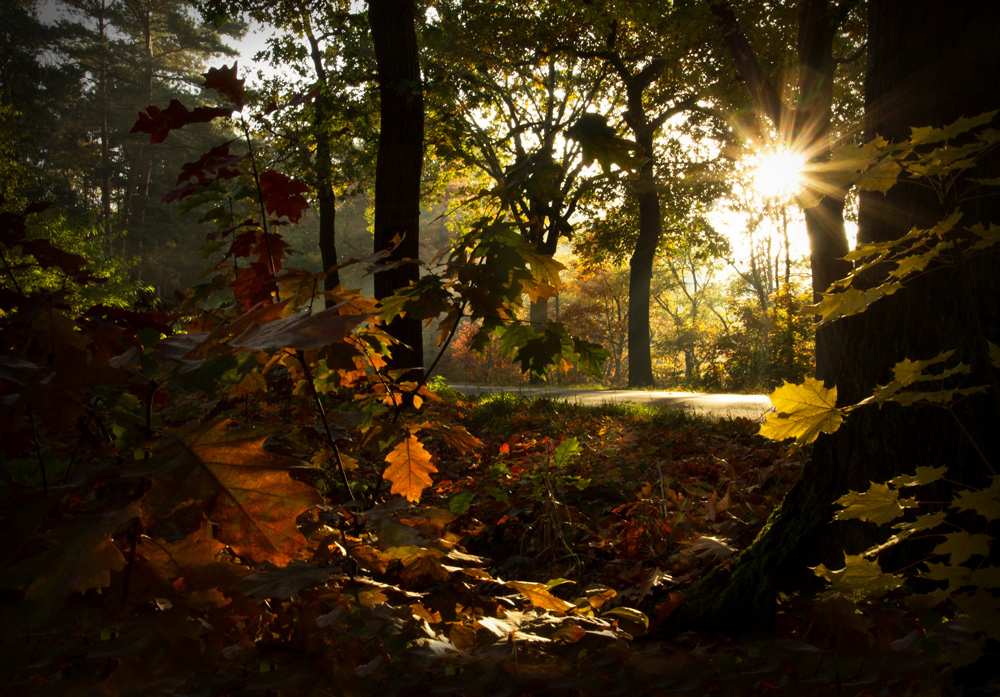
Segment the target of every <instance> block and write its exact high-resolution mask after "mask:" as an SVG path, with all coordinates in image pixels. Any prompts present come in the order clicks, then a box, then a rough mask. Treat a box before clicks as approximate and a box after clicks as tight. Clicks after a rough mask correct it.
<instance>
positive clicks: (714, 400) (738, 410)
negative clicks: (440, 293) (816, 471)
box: [452, 385, 774, 421]
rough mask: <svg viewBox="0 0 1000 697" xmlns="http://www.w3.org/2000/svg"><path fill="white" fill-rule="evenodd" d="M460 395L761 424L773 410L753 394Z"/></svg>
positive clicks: (517, 389)
mask: <svg viewBox="0 0 1000 697" xmlns="http://www.w3.org/2000/svg"><path fill="white" fill-rule="evenodd" d="M452 388H453V389H455V390H456V391H458V392H461V393H462V394H468V395H472V394H482V393H484V392H513V393H516V394H523V395H526V396H532V397H548V398H549V399H563V400H566V401H567V402H574V403H577V404H605V403H607V402H634V403H636V404H649V405H651V406H655V407H670V408H673V409H688V410H690V411H692V412H696V413H698V414H703V415H707V416H712V417H715V418H720V419H725V418H735V417H737V416H742V417H744V418H747V419H753V420H754V421H763V420H764V414H766V413H767V412H770V411H773V410H774V407H772V406H771V400H769V399H768V398H767V397H766V396H765V395H752V394H699V393H697V392H663V391H645V390H585V389H570V388H560V387H521V386H514V387H490V386H484V385H452Z"/></svg>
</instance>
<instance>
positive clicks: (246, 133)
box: [240, 115, 281, 303]
mask: <svg viewBox="0 0 1000 697" xmlns="http://www.w3.org/2000/svg"><path fill="white" fill-rule="evenodd" d="M240 125H242V126H243V137H244V138H245V139H246V141H247V149H248V150H249V151H250V168H251V169H252V170H253V183H254V185H255V186H256V187H257V202H258V203H259V204H260V225H261V227H262V228H263V229H264V246H265V247H266V248H267V262H268V264H270V266H271V278H272V279H275V278H276V277H277V271H276V269H275V268H274V255H273V254H272V253H271V239H270V237H268V233H267V208H265V206H264V190H263V189H261V188H260V175H259V174H258V173H257V157H256V156H255V155H254V152H253V144H252V143H251V141H250V127H249V126H247V122H246V119H244V118H243V116H242V115H241V116H240ZM274 301H275V302H278V303H280V302H281V294H280V292H279V291H278V285H277V283H276V284H275V286H274Z"/></svg>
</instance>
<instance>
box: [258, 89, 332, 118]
mask: <svg viewBox="0 0 1000 697" xmlns="http://www.w3.org/2000/svg"><path fill="white" fill-rule="evenodd" d="M317 96H319V90H309V91H308V92H304V93H303V92H300V93H299V94H297V95H295V96H294V97H292V98H291V99H289V100H288V101H287V102H285V103H284V104H278V103H277V102H276V101H274V100H272V101H271V102H269V103H268V105H267V106H266V107H265V108H264V115H265V116H268V115H270V114H273V113H274V112H276V111H281V110H282V109H290V108H291V107H295V106H299V105H301V104H305V103H306V102H311V101H312V100H313V99H315V98H316V97H317Z"/></svg>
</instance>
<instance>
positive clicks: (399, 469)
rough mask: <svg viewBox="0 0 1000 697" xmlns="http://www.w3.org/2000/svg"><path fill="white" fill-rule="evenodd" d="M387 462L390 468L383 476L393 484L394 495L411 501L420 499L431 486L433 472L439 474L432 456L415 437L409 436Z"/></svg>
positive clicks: (387, 457) (388, 456)
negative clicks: (422, 493)
mask: <svg viewBox="0 0 1000 697" xmlns="http://www.w3.org/2000/svg"><path fill="white" fill-rule="evenodd" d="M385 461H386V462H387V463H389V466H388V467H387V468H386V470H385V474H383V475H382V476H383V478H384V479H388V480H389V481H390V482H392V489H391V491H392V493H394V494H400V495H401V496H404V497H406V498H407V499H409V500H410V501H418V500H419V499H420V494H421V492H423V490H424V489H426V488H427V487H429V486H430V485H431V472H437V467H435V466H434V465H433V464H432V463H431V454H430V453H429V452H427V451H426V450H425V449H424V446H423V445H422V444H421V443H420V441H418V440H417V439H416V438H414V437H413V436H407V438H406V440H404V441H403V442H402V443H399V444H398V445H397V446H396V447H395V448H393V449H392V451H391V452H390V453H389V454H388V455H386V456H385Z"/></svg>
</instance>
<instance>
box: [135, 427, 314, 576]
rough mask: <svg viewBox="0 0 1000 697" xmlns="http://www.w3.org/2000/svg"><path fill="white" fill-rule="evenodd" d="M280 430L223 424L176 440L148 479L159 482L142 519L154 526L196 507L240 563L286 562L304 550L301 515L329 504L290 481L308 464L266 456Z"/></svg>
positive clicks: (162, 450)
mask: <svg viewBox="0 0 1000 697" xmlns="http://www.w3.org/2000/svg"><path fill="white" fill-rule="evenodd" d="M275 430H276V429H266V428H257V429H254V430H253V431H250V432H247V431H239V430H234V429H231V428H230V424H229V421H227V420H224V421H219V422H215V423H209V424H207V425H204V426H195V427H192V428H188V429H185V430H183V431H180V432H178V433H176V434H174V435H173V436H172V437H171V440H170V442H168V443H167V444H165V445H164V446H163V447H161V448H160V450H159V452H158V453H157V454H156V455H155V456H154V457H155V462H154V463H153V467H152V468H151V469H150V470H149V471H147V472H144V473H143V474H145V476H148V477H150V478H152V479H153V486H152V488H151V489H150V491H149V493H148V494H147V495H146V497H145V498H144V499H143V501H142V512H143V520H144V521H146V522H147V523H148V524H152V523H154V522H156V521H160V520H164V519H166V518H169V517H171V516H173V515H174V514H175V513H177V512H178V511H181V510H183V509H187V508H189V507H192V506H194V507H197V508H198V509H199V510H202V511H204V514H205V515H206V516H207V517H208V519H209V520H211V521H212V524H213V526H214V527H215V531H216V537H217V538H218V539H219V540H220V541H221V542H224V543H226V544H228V545H229V546H230V547H231V548H232V549H233V551H235V552H236V554H237V555H239V556H240V557H241V558H244V559H250V560H254V561H262V560H267V561H270V562H272V563H274V564H277V565H279V566H282V565H284V564H287V563H288V562H289V561H291V559H292V557H293V555H294V554H295V553H296V552H297V551H298V550H299V549H301V548H302V547H304V546H305V545H306V539H305V537H303V536H302V534H301V533H300V532H299V530H298V527H297V526H296V524H295V519H296V517H298V516H299V515H300V514H301V513H303V512H304V511H306V510H308V509H309V508H311V507H313V506H316V505H319V504H321V503H322V502H323V499H322V498H321V497H320V495H319V494H318V493H317V492H316V490H315V489H314V488H312V487H311V486H308V485H306V484H303V483H302V482H299V481H297V480H295V479H292V477H291V476H289V471H290V470H292V469H296V468H301V467H303V466H304V464H303V463H302V462H300V461H299V460H295V459H293V458H290V457H283V456H279V455H273V454H271V453H269V452H267V451H266V450H264V442H265V441H266V440H267V439H268V437H270V436H271V435H272V434H273V433H274V432H275ZM147 527H148V525H147Z"/></svg>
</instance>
